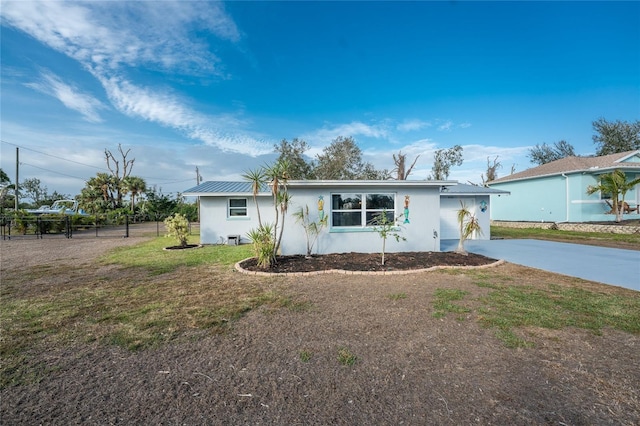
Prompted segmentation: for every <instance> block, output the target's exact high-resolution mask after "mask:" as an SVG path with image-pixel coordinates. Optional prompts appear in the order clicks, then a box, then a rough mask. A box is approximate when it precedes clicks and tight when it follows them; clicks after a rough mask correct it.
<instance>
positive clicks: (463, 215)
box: [456, 201, 482, 255]
mask: <svg viewBox="0 0 640 426" xmlns="http://www.w3.org/2000/svg"><path fill="white" fill-rule="evenodd" d="M458 224H459V225H460V241H459V242H458V248H456V253H460V254H465V255H466V254H467V250H465V248H464V242H465V240H467V239H468V238H469V237H470V236H471V235H473V233H474V232H477V233H479V234H481V235H482V229H481V228H480V221H479V220H478V218H477V217H475V216H474V215H472V214H471V212H470V211H469V208H468V207H467V206H466V205H465V204H464V203H463V202H462V201H460V210H458Z"/></svg>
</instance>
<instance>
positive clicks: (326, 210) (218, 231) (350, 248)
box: [183, 180, 507, 255]
mask: <svg viewBox="0 0 640 426" xmlns="http://www.w3.org/2000/svg"><path fill="white" fill-rule="evenodd" d="M287 190H288V192H289V194H290V196H291V201H290V204H289V210H288V213H287V215H286V217H285V221H284V230H283V231H284V233H283V238H282V243H281V252H282V254H283V255H290V254H304V253H305V252H306V238H305V233H304V229H303V228H302V226H301V225H300V224H299V223H296V221H295V218H294V217H293V213H294V212H295V211H296V210H299V209H300V208H306V207H308V208H309V211H310V218H311V220H314V221H315V220H323V221H324V222H325V223H326V227H324V228H323V231H322V233H321V235H320V237H319V238H318V241H317V242H316V246H315V250H314V253H318V254H325V253H348V252H360V253H375V252H378V251H379V250H380V245H381V240H380V236H379V234H378V233H377V232H375V230H374V229H373V227H372V226H371V219H372V218H373V217H375V215H377V214H380V212H382V211H383V210H386V211H387V214H388V216H389V217H393V218H395V220H396V225H397V228H396V229H397V232H398V233H399V234H401V235H402V236H403V237H405V238H406V241H399V242H398V241H396V240H395V239H394V238H389V239H388V240H387V248H386V250H387V251H388V252H390V253H391V252H401V251H440V240H441V239H457V238H458V237H459V231H458V224H457V220H456V212H457V210H459V209H460V205H461V204H460V203H461V201H462V202H463V203H464V204H465V205H466V206H467V207H468V208H469V210H470V211H471V213H472V214H474V215H475V216H476V217H477V218H478V219H479V220H480V224H481V227H482V229H483V230H484V232H483V234H481V235H474V236H473V237H472V238H477V239H489V238H490V232H489V226H490V222H489V217H490V194H493V195H500V194H507V192H505V191H500V190H496V189H491V188H483V187H478V186H472V185H460V184H458V183H457V182H455V181H407V180H405V181H397V180H384V181H362V180H358V181H343V180H341V181H336V180H331V181H327V180H296V181H289V182H288V184H287ZM183 195H185V196H195V197H199V199H200V241H201V243H203V244H217V243H220V242H227V241H233V242H241V243H247V242H249V239H248V237H247V233H248V232H249V231H250V230H251V229H254V228H256V227H257V226H258V218H257V213H258V210H257V208H256V205H255V202H254V199H253V195H252V191H251V183H249V182H238V181H235V182H230V181H210V182H204V183H202V184H200V185H198V186H196V187H193V188H190V189H187V190H186V191H184V193H183ZM257 200H258V205H259V208H260V215H261V219H262V221H263V223H264V222H273V221H274V218H275V210H274V206H273V201H272V196H271V192H270V190H269V188H267V187H264V188H262V189H261V191H260V192H259V194H258V196H257Z"/></svg>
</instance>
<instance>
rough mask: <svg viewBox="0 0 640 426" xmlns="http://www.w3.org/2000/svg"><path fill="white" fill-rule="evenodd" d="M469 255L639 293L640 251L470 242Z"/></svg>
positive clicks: (447, 244)
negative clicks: (500, 260)
mask: <svg viewBox="0 0 640 426" xmlns="http://www.w3.org/2000/svg"><path fill="white" fill-rule="evenodd" d="M457 245H458V241H457V240H443V241H441V243H440V249H441V250H442V251H451V250H455V248H456V247H457ZM465 248H466V249H467V251H469V252H471V253H477V254H481V255H484V256H487V257H492V258H494V259H504V260H506V261H508V262H511V263H516V264H518V265H524V266H529V267H532V268H538V269H543V270H545V271H550V272H556V273H558V274H563V275H569V276H572V277H578V278H583V279H585V280H589V281H597V282H600V283H604V284H610V285H615V286H620V287H624V288H629V289H632V290H636V291H640V251H636V250H623V249H613V248H606V247H596V246H587V245H582V244H570V243H558V242H554V241H542V240H489V241H486V240H485V241H481V240H472V241H467V242H466V243H465Z"/></svg>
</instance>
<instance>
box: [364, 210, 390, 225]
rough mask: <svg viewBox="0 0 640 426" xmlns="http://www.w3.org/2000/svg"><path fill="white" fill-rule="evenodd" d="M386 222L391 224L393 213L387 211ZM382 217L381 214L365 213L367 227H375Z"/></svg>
mask: <svg viewBox="0 0 640 426" xmlns="http://www.w3.org/2000/svg"><path fill="white" fill-rule="evenodd" d="M386 213H387V220H388V221H389V222H393V221H394V214H395V213H394V211H393V210H392V211H389V210H387V212H386ZM381 215H382V212H370V211H367V225H373V226H376V225H378V224H379V223H380V216H381Z"/></svg>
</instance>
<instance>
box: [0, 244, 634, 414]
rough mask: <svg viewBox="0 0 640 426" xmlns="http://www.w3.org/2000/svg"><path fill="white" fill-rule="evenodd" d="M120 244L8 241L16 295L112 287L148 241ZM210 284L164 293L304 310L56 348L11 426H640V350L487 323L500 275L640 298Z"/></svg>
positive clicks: (351, 278)
mask: <svg viewBox="0 0 640 426" xmlns="http://www.w3.org/2000/svg"><path fill="white" fill-rule="evenodd" d="M44 241H47V240H44ZM109 241H110V242H109V244H107V243H106V242H105V241H104V240H103V241H94V242H93V243H94V245H95V246H94V247H90V243H89V242H87V243H86V244H88V245H86V246H85V245H81V246H78V245H71V244H69V242H66V241H64V240H61V242H59V246H58V247H56V245H55V244H54V243H50V242H48V241H47V242H44V243H42V241H41V242H32V244H23V243H15V242H10V243H8V244H5V243H4V242H3V243H2V246H1V247H0V248H1V249H2V252H1V254H2V270H3V277H2V278H3V286H4V285H5V283H6V282H7V281H5V280H8V281H13V282H14V284H15V282H17V281H18V280H19V279H21V278H20V277H23V276H24V274H28V273H29V272H30V271H32V270H34V268H43V267H52V265H55V266H56V267H57V266H59V265H60V263H61V262H62V263H63V264H64V265H65V267H66V268H67V271H68V275H67V278H64V276H58V275H56V281H57V285H53V284H52V283H49V285H52V288H51V290H50V291H73V286H74V282H76V281H77V282H80V281H82V282H84V283H86V282H93V281H95V282H96V284H95V285H96V286H99V285H100V282H101V281H100V280H103V279H104V276H105V275H104V270H102V269H101V268H99V267H95V263H94V262H95V258H96V257H97V256H98V255H99V254H101V253H102V252H104V251H105V250H107V249H108V248H111V247H113V246H116V245H120V244H131V243H133V242H134V239H130V240H122V239H121V240H113V241H112V240H109ZM138 241H140V240H138ZM343 257H344V256H343ZM20 259H25V262H21V261H20ZM32 259H38V263H37V264H36V263H34V262H33V261H32ZM375 260H376V261H377V262H379V257H378V256H376V257H375ZM394 267H398V266H397V265H395V266H394ZM112 268H113V267H112ZM110 272H116V271H110ZM206 272H207V269H206V268H201V269H187V268H185V269H184V270H181V271H180V273H179V274H178V273H175V274H165V275H159V276H156V277H153V279H154V280H156V281H157V283H158V285H159V286H163V285H176V286H180V285H183V283H184V282H185V281H188V280H192V279H193V276H194V274H197V276H198V277H199V278H198V279H204V278H205V277H206V279H209V280H217V279H220V276H221V275H224V278H225V279H234V278H236V279H242V280H243V282H246V284H247V285H259V286H263V287H265V288H269V289H272V290H273V291H277V292H282V293H284V294H287V295H289V296H290V297H291V298H292V300H293V301H295V304H293V305H292V306H289V307H271V306H265V307H263V308H261V309H259V310H254V311H251V312H249V313H248V314H247V315H246V316H244V317H243V318H242V319H240V320H238V321H236V322H234V323H233V324H232V325H231V327H230V328H228V329H227V332H226V333H225V334H213V333H210V332H208V331H197V330H194V331H193V332H191V333H187V334H185V335H184V336H182V338H180V339H178V340H175V341H173V342H171V343H169V344H165V345H163V346H160V347H157V348H155V349H148V350H143V351H138V352H129V351H126V350H124V349H121V348H119V347H115V346H106V345H101V344H97V343H95V342H90V341H89V340H87V341H82V340H78V341H74V342H52V341H51V340H50V339H47V338H46V336H44V337H43V339H42V341H41V343H40V344H39V346H38V347H36V348H34V349H33V351H32V353H30V354H29V355H30V357H29V358H28V359H25V362H26V363H28V365H29V368H30V369H31V370H32V371H33V373H34V376H37V377H38V380H36V381H32V382H29V383H23V384H20V385H13V386H9V387H5V388H3V389H0V409H1V410H0V412H1V421H2V424H25V425H26V424H52V425H67V424H211V425H214V424H252V425H275V424H278V425H280V424H318V425H320V424H336V425H362V424H376V425H386V424H389V425H391V424H393V425H397V424H407V425H424V424H433V425H458V424H483V425H503V424H527V425H528V424H540V425H543V424H567V425H580V424H599V425H635V424H638V422H639V420H640V370H639V369H638V365H640V352H639V351H638V347H640V336H638V335H633V334H628V333H623V332H618V331H615V330H609V329H604V330H603V331H602V334H601V335H598V334H595V333H592V332H589V331H585V330H582V329H574V328H566V329H561V330H549V329H537V328H531V327H529V328H522V329H520V330H518V333H519V334H520V335H521V336H522V337H523V338H526V339H527V340H529V341H531V342H532V343H533V344H534V346H533V347H529V348H523V349H508V348H506V347H505V346H504V344H503V343H502V342H501V341H500V340H498V339H497V338H496V336H495V330H493V329H487V328H483V327H481V326H480V325H479V321H478V320H479V316H480V315H482V309H481V308H482V302H481V300H482V297H483V296H485V295H487V294H488V292H490V291H491V289H490V288H487V287H485V286H483V285H481V284H482V283H483V282H484V281H486V280H487V274H490V276H491V279H492V280H496V281H498V282H501V283H508V284H509V285H514V286H530V287H534V288H535V287H540V288H548V287H549V286H567V287H578V288H582V289H588V290H589V291H597V292H605V293H611V294H619V295H620V296H621V297H637V293H636V292H632V291H629V290H624V289H620V288H616V287H610V286H605V285H600V284H597V283H591V282H586V281H583V280H578V279H573V278H569V277H564V276H559V275H555V274H551V273H546V272H543V271H539V270H533V269H529V268H525V267H520V266H516V265H512V264H504V265H501V266H498V267H496V268H492V269H489V270H484V271H477V270H454V271H448V272H440V271H438V272H420V273H415V274H410V275H399V276H384V275H372V276H364V275H317V276H309V277H299V276H272V277H257V276H247V275H242V276H241V275H239V274H238V273H237V272H234V271H231V270H230V269H229V270H221V269H220V270H218V269H216V270H215V271H214V272H215V273H210V274H209V275H207V274H206ZM117 274H118V276H119V278H127V279H128V280H130V281H131V282H132V283H135V282H136V280H137V279H139V277H137V276H136V271H135V270H128V269H124V268H122V269H119V270H118V271H117ZM69 277H72V278H69ZM145 279H148V278H145ZM438 289H455V290H461V291H464V292H466V294H467V295H466V296H465V298H464V299H463V300H462V301H460V302H458V303H461V304H463V305H464V306H466V307H468V308H469V312H468V313H464V314H448V315H447V316H445V317H443V318H440V317H436V316H434V315H433V313H434V308H433V301H434V293H435V292H436V290H438ZM46 291H47V288H46V283H44V282H41V283H39V289H38V292H39V294H45V292H46ZM400 294H401V295H403V297H401V298H395V297H392V296H393V295H400ZM345 350H346V351H347V352H348V353H350V354H352V355H353V356H354V357H355V362H354V363H353V364H352V365H348V364H345V363H343V362H341V360H340V358H339V355H340V353H341V351H345Z"/></svg>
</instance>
